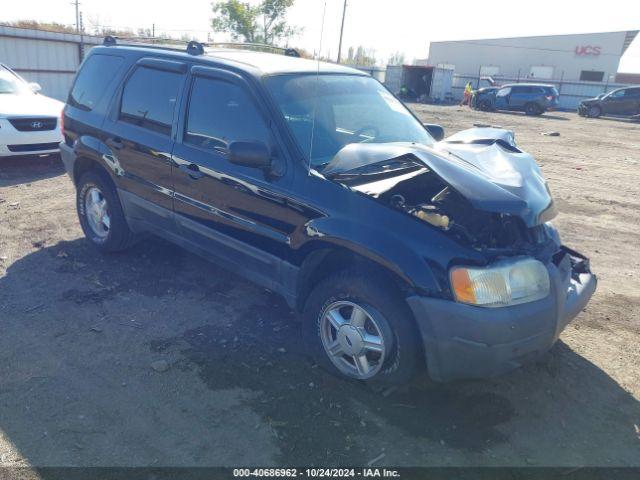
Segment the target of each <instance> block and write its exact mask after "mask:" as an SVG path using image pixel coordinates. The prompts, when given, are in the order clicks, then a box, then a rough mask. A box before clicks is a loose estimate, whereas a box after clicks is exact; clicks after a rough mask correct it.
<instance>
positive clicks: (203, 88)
mask: <svg viewBox="0 0 640 480" xmlns="http://www.w3.org/2000/svg"><path fill="white" fill-rule="evenodd" d="M241 140H244V141H260V142H264V143H266V144H267V145H269V143H270V141H269V140H270V133H269V129H268V128H267V126H266V125H265V123H264V120H263V119H262V116H261V115H260V113H259V112H258V110H257V108H256V106H255V104H254V103H253V102H252V100H251V98H250V97H249V95H248V93H247V92H246V91H245V90H243V89H242V87H240V86H238V85H236V84H233V83H229V82H225V81H223V80H213V79H210V78H202V77H195V80H194V82H193V87H192V89H191V98H190V99H189V112H188V114H187V124H186V126H185V136H184V141H185V143H190V144H192V145H196V146H198V147H202V148H206V149H208V150H215V151H218V152H220V153H226V152H227V147H228V146H229V143H231V142H233V141H241Z"/></svg>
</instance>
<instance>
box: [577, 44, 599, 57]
mask: <svg viewBox="0 0 640 480" xmlns="http://www.w3.org/2000/svg"><path fill="white" fill-rule="evenodd" d="M600 53H601V48H600V47H592V46H591V45H583V46H579V47H576V55H578V56H579V57H586V56H593V57H597V56H598V55H600Z"/></svg>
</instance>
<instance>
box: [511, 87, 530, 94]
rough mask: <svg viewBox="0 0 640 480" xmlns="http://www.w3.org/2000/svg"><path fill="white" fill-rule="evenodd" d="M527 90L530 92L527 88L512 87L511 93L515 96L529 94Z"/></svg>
mask: <svg viewBox="0 0 640 480" xmlns="http://www.w3.org/2000/svg"><path fill="white" fill-rule="evenodd" d="M527 90H528V89H527V87H512V88H511V93H512V94H513V95H519V94H522V93H527Z"/></svg>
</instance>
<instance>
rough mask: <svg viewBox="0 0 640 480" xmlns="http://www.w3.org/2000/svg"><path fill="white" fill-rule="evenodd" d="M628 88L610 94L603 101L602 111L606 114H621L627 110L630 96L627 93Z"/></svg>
mask: <svg viewBox="0 0 640 480" xmlns="http://www.w3.org/2000/svg"><path fill="white" fill-rule="evenodd" d="M626 93H627V90H618V91H617V92H614V93H613V94H612V95H609V96H608V97H607V98H606V99H605V100H604V101H603V102H602V111H603V113H605V114H613V115H621V114H623V113H624V112H625V111H626V110H627V105H628V104H629V103H630V102H629V100H630V99H629V97H627V95H626Z"/></svg>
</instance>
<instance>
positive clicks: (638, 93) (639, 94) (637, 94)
mask: <svg viewBox="0 0 640 480" xmlns="http://www.w3.org/2000/svg"><path fill="white" fill-rule="evenodd" d="M627 96H628V97H633V98H640V88H630V89H629V90H628V91H627Z"/></svg>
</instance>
